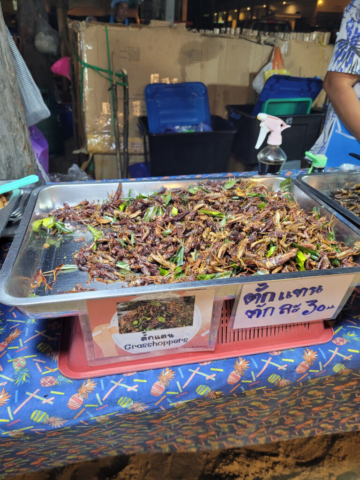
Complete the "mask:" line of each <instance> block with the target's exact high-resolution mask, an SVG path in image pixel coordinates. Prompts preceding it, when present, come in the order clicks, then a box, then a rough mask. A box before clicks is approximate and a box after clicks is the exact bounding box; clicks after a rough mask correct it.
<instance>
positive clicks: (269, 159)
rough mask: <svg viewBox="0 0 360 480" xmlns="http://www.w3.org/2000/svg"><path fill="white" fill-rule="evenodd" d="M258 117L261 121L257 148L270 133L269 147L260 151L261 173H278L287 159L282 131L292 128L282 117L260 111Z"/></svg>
mask: <svg viewBox="0 0 360 480" xmlns="http://www.w3.org/2000/svg"><path fill="white" fill-rule="evenodd" d="M257 118H258V120H260V122H261V123H260V134H259V138H258V141H257V143H256V145H255V148H256V150H258V149H259V148H260V147H261V145H262V144H263V143H264V141H265V138H266V135H267V134H268V133H270V135H269V137H268V139H267V147H265V148H263V149H262V150H260V152H259V153H258V161H259V173H260V175H277V174H279V173H280V171H281V168H282V166H283V164H284V163H285V162H286V159H287V157H286V154H285V152H284V150H283V149H282V148H281V147H280V145H281V144H282V136H281V132H282V131H283V130H285V129H286V128H290V125H286V123H284V122H283V120H281V118H278V117H273V116H272V115H267V114H266V113H259V115H258V116H257Z"/></svg>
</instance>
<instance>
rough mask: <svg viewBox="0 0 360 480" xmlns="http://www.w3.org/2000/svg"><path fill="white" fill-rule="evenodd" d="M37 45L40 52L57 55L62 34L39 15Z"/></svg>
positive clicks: (36, 33) (36, 35) (36, 34)
mask: <svg viewBox="0 0 360 480" xmlns="http://www.w3.org/2000/svg"><path fill="white" fill-rule="evenodd" d="M35 47H36V49H37V50H38V51H39V52H40V53H48V54H50V55H54V56H57V55H59V52H60V35H59V33H58V32H57V31H56V30H54V29H53V28H51V27H50V25H49V24H48V22H47V21H46V20H45V19H44V18H43V17H42V16H41V15H39V17H38V19H37V24H36V31H35Z"/></svg>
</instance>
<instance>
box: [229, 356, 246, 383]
mask: <svg viewBox="0 0 360 480" xmlns="http://www.w3.org/2000/svg"><path fill="white" fill-rule="evenodd" d="M234 368H235V370H233V371H232V372H231V373H230V375H229V376H228V379H227V383H228V384H229V385H235V383H238V382H240V380H241V377H243V376H244V375H245V372H246V370H248V369H249V362H248V361H247V360H245V359H244V358H241V357H239V359H238V360H236V362H235V363H234Z"/></svg>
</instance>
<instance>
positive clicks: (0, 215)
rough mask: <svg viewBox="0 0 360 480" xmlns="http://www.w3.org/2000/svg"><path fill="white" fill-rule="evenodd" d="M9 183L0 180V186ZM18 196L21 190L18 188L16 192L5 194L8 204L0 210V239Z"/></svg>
mask: <svg viewBox="0 0 360 480" xmlns="http://www.w3.org/2000/svg"><path fill="white" fill-rule="evenodd" d="M9 182H11V180H0V185H4V184H5V183H9ZM20 196H21V190H19V189H18V188H17V189H16V190H13V191H12V192H9V193H5V197H6V198H7V200H8V204H7V205H6V207H4V208H2V209H1V210H0V237H1V236H3V233H4V230H5V228H6V225H7V224H8V221H9V218H10V216H11V214H12V213H13V211H14V210H15V207H16V205H17V203H18V201H19V198H20Z"/></svg>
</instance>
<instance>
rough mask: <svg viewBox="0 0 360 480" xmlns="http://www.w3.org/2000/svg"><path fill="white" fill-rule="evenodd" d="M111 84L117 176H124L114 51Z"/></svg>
mask: <svg viewBox="0 0 360 480" xmlns="http://www.w3.org/2000/svg"><path fill="white" fill-rule="evenodd" d="M111 63H112V80H113V83H112V86H111V89H112V90H113V92H114V113H115V149H116V161H117V167H118V174H119V178H126V177H125V176H124V169H123V165H122V162H121V145H120V129H119V121H118V113H119V108H118V95H117V85H116V75H115V62H114V52H113V53H112V62H111Z"/></svg>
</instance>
